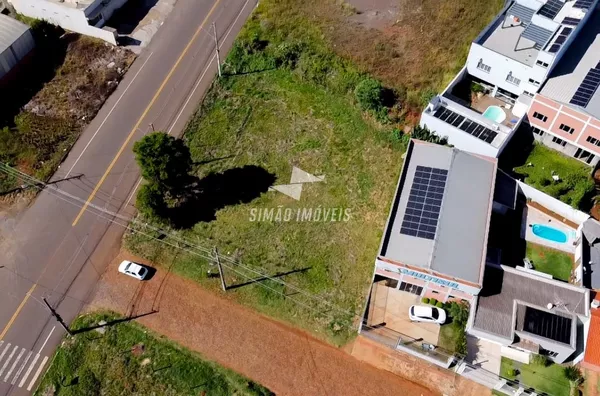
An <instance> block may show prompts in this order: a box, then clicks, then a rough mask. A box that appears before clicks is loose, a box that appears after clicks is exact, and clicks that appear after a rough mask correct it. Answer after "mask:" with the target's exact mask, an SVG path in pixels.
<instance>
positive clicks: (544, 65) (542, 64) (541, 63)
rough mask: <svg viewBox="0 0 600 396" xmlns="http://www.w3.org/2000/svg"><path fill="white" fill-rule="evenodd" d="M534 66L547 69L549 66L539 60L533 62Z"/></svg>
mask: <svg viewBox="0 0 600 396" xmlns="http://www.w3.org/2000/svg"><path fill="white" fill-rule="evenodd" d="M535 64H536V65H538V66H541V67H545V68H547V67H548V66H550V65H549V64H547V63H546V62H542V61H541V60H539V61H537V62H535Z"/></svg>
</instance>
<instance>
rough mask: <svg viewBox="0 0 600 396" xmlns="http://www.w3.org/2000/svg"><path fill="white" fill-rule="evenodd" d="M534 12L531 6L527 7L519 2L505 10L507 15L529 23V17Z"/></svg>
mask: <svg viewBox="0 0 600 396" xmlns="http://www.w3.org/2000/svg"><path fill="white" fill-rule="evenodd" d="M534 13H535V10H533V9H531V8H527V7H525V6H524V5H521V4H519V3H514V4H513V5H512V6H511V7H510V8H509V9H508V11H507V13H506V14H507V15H512V16H514V17H517V18H519V19H520V20H521V22H524V23H529V22H531V17H532V16H533V14H534Z"/></svg>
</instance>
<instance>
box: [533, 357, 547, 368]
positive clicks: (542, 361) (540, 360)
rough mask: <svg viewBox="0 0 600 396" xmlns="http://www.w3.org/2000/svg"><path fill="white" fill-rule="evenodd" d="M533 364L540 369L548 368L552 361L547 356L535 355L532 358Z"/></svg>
mask: <svg viewBox="0 0 600 396" xmlns="http://www.w3.org/2000/svg"><path fill="white" fill-rule="evenodd" d="M531 364H534V365H536V366H540V367H546V366H548V365H550V359H548V357H547V356H544V355H538V354H535V355H533V356H532V357H531Z"/></svg>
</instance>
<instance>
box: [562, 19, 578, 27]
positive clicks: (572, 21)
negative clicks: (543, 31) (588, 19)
mask: <svg viewBox="0 0 600 396" xmlns="http://www.w3.org/2000/svg"><path fill="white" fill-rule="evenodd" d="M580 22H581V19H577V18H571V17H566V18H565V19H563V21H562V23H563V25H570V26H577V25H579V23H580Z"/></svg>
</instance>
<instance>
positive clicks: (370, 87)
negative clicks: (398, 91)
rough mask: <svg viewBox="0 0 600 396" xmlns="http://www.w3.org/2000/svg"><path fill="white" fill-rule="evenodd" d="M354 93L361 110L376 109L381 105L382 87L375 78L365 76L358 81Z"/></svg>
mask: <svg viewBox="0 0 600 396" xmlns="http://www.w3.org/2000/svg"><path fill="white" fill-rule="evenodd" d="M354 94H355V95H356V100H358V103H359V105H360V107H361V108H362V109H363V110H373V111H378V110H379V109H381V108H382V107H383V87H382V86H381V83H380V82H379V81H377V80H375V79H372V78H366V79H364V80H362V81H361V82H359V83H358V85H357V86H356V89H355V90H354Z"/></svg>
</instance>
